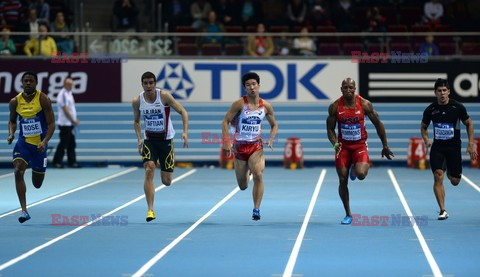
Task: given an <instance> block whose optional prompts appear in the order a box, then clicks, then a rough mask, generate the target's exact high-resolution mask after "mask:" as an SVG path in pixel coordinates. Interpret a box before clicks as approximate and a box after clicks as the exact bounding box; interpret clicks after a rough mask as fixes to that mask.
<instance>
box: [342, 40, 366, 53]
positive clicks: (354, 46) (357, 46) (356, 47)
mask: <svg viewBox="0 0 480 277" xmlns="http://www.w3.org/2000/svg"><path fill="white" fill-rule="evenodd" d="M352 51H360V52H363V44H361V43H345V44H343V55H345V56H350V55H351V54H352Z"/></svg>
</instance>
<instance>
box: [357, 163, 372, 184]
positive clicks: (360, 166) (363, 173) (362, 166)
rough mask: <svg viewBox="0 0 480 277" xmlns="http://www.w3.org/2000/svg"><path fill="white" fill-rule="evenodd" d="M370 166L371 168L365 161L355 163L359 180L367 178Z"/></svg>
mask: <svg viewBox="0 0 480 277" xmlns="http://www.w3.org/2000/svg"><path fill="white" fill-rule="evenodd" d="M369 168H370V164H369V163H364V162H358V163H355V175H356V176H357V178H358V179H359V180H363V179H365V177H367V174H368V169H369Z"/></svg>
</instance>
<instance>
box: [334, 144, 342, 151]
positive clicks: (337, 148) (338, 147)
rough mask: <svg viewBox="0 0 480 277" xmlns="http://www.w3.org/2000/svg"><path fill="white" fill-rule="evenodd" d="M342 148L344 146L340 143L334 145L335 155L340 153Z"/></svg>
mask: <svg viewBox="0 0 480 277" xmlns="http://www.w3.org/2000/svg"><path fill="white" fill-rule="evenodd" d="M340 148H342V144H341V143H340V142H335V144H334V145H333V150H335V153H337V152H338V151H340Z"/></svg>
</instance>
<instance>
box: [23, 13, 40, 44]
mask: <svg viewBox="0 0 480 277" xmlns="http://www.w3.org/2000/svg"><path fill="white" fill-rule="evenodd" d="M28 14H29V16H28V20H27V22H26V23H25V25H24V28H23V29H25V31H26V32H30V38H31V39H32V38H37V37H38V31H39V26H40V22H39V21H38V18H37V10H36V9H30V10H29V11H28Z"/></svg>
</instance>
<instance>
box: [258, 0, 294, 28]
mask: <svg viewBox="0 0 480 277" xmlns="http://www.w3.org/2000/svg"><path fill="white" fill-rule="evenodd" d="M262 13H263V22H264V23H265V24H266V25H267V26H282V25H288V23H287V22H288V20H287V16H286V15H287V5H286V3H285V1H278V0H263V1H262Z"/></svg>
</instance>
